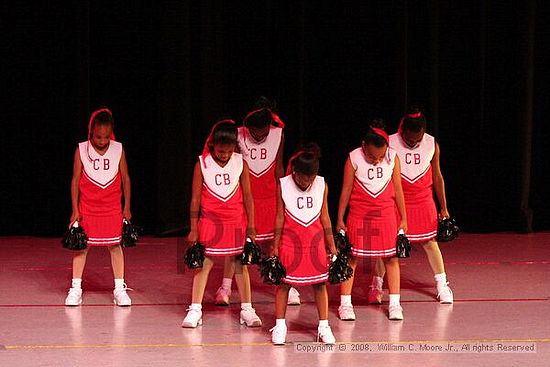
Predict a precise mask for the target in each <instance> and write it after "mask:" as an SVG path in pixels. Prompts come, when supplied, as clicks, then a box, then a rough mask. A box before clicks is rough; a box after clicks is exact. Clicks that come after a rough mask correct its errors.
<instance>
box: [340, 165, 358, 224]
mask: <svg viewBox="0 0 550 367" xmlns="http://www.w3.org/2000/svg"><path fill="white" fill-rule="evenodd" d="M354 179H355V169H354V168H353V166H352V165H351V160H350V159H349V157H348V159H347V160H346V164H345V166H344V181H343V182H342V192H341V193H340V201H339V202H338V217H337V219H336V231H337V232H339V231H340V230H341V229H343V230H344V231H346V232H347V228H346V225H345V224H344V215H345V214H346V209H347V207H348V204H349V198H350V196H351V189H352V188H353V180H354Z"/></svg>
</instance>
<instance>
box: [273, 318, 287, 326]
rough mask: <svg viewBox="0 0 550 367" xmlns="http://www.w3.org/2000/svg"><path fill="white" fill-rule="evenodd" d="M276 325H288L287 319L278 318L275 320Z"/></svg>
mask: <svg viewBox="0 0 550 367" xmlns="http://www.w3.org/2000/svg"><path fill="white" fill-rule="evenodd" d="M275 326H286V320H285V319H276V320H275Z"/></svg>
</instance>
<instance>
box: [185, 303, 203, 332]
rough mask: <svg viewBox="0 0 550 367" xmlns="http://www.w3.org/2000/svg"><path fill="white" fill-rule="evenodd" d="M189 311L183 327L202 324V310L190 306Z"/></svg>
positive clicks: (193, 326)
mask: <svg viewBox="0 0 550 367" xmlns="http://www.w3.org/2000/svg"><path fill="white" fill-rule="evenodd" d="M187 311H188V312H187V316H185V318H184V319H183V322H182V323H181V327H188V328H196V327H197V325H202V310H197V309H195V308H191V307H189V308H188V309H187Z"/></svg>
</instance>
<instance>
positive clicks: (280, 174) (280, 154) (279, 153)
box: [275, 132, 285, 181]
mask: <svg viewBox="0 0 550 367" xmlns="http://www.w3.org/2000/svg"><path fill="white" fill-rule="evenodd" d="M284 144H285V135H284V133H283V132H281V143H280V144H279V150H277V157H276V158H275V164H276V165H277V166H276V167H275V179H276V180H277V181H278V180H279V179H280V178H281V177H283V176H284V172H285V169H284V167H283V150H284Z"/></svg>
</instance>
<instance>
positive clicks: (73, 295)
mask: <svg viewBox="0 0 550 367" xmlns="http://www.w3.org/2000/svg"><path fill="white" fill-rule="evenodd" d="M81 304H82V288H70V289H69V294H67V298H65V306H80V305H81Z"/></svg>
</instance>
